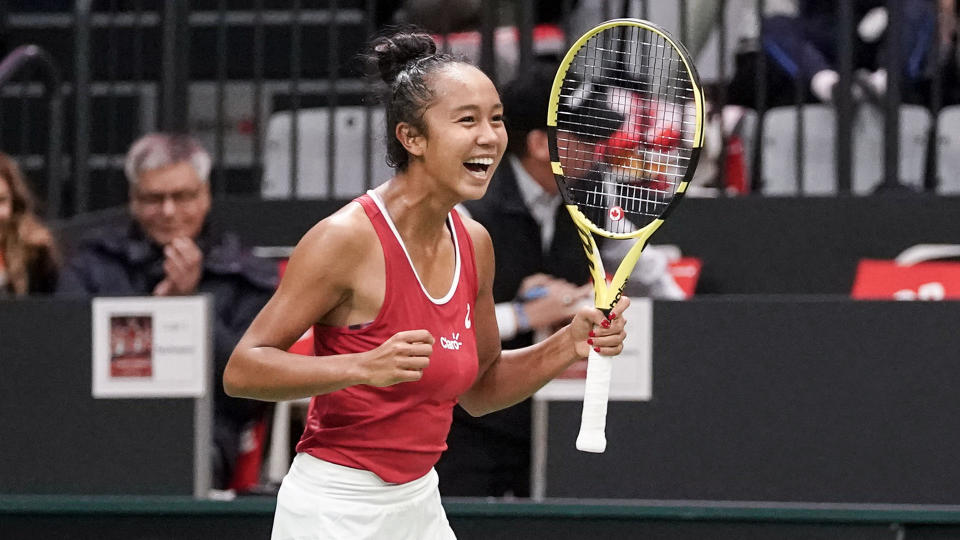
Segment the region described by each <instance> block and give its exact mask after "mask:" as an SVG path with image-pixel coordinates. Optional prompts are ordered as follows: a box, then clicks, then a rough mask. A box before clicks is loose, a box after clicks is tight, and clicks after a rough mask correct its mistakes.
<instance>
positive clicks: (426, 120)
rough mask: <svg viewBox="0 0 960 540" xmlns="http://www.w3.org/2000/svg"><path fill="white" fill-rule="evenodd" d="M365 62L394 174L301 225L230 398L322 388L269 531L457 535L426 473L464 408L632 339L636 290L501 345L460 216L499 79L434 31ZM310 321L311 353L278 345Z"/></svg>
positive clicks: (500, 147)
mask: <svg viewBox="0 0 960 540" xmlns="http://www.w3.org/2000/svg"><path fill="white" fill-rule="evenodd" d="M369 61H370V62H371V66H372V67H373V68H375V70H376V71H377V72H378V73H379V74H380V76H381V78H382V79H383V81H384V82H385V83H386V85H387V89H386V91H385V95H384V98H383V99H384V102H385V106H386V119H387V132H388V143H387V161H388V163H389V164H390V165H391V166H393V167H394V168H395V169H396V175H395V176H394V177H393V178H391V179H389V180H388V181H386V182H385V183H383V184H382V185H380V186H379V187H377V188H376V189H373V190H371V191H369V192H367V193H366V194H365V195H363V196H361V197H359V198H357V199H356V200H355V201H353V202H352V203H350V204H348V205H346V206H344V207H343V208H342V209H340V210H339V211H337V212H336V213H334V214H333V215H331V216H329V217H328V218H326V219H324V220H323V221H321V222H320V223H318V224H317V225H315V226H314V227H313V228H312V229H311V230H310V231H309V232H307V233H306V235H304V237H303V238H302V239H301V241H300V242H299V244H298V245H297V247H296V249H295V250H294V252H293V254H292V256H291V258H290V261H289V265H288V266H287V269H286V273H285V274H284V277H283V280H282V281H281V283H280V286H279V287H278V289H277V291H276V293H275V295H274V296H273V298H272V299H271V300H270V301H269V303H267V305H266V306H265V307H264V308H263V310H262V311H261V312H260V314H259V315H258V316H257V317H256V319H255V320H254V321H253V323H252V324H251V326H250V328H249V329H248V331H247V332H246V334H245V335H244V336H243V338H242V339H241V340H240V342H239V343H238V344H237V347H236V349H235V350H234V352H233V355H232V357H231V358H230V361H229V364H228V365H227V368H226V371H225V373H224V376H223V383H224V386H225V389H226V391H227V393H228V394H230V395H233V396H238V397H241V396H242V397H248V398H256V399H262V400H271V401H276V400H289V399H298V398H303V397H312V401H311V404H310V410H309V413H308V418H307V422H306V428H305V430H304V433H303V436H302V437H301V439H300V442H299V443H298V445H297V456H296V457H295V459H294V461H293V465H292V466H291V468H290V472H289V474H287V476H286V477H285V478H284V480H283V483H282V485H281V488H280V492H279V495H278V499H277V510H276V515H275V518H274V524H273V538H274V539H275V540H281V539H292V538H351V539H359V538H393V539H396V538H401V539H407V538H408V539H416V540H426V539H450V538H455V536H454V534H453V531H452V530H451V528H450V525H449V523H448V522H447V518H446V515H445V514H444V511H443V508H442V506H441V504H440V494H439V491H438V489H437V475H436V472H435V471H434V469H433V465H434V464H435V463H436V462H437V460H438V459H439V457H440V454H441V452H443V451H444V450H445V449H446V443H445V440H446V436H447V432H448V431H449V428H450V423H451V416H452V410H453V407H454V405H456V404H457V403H459V404H460V405H461V406H462V407H463V408H464V409H465V410H467V411H468V412H469V413H470V414H473V415H482V414H485V413H488V412H492V411H496V410H499V409H503V408H506V407H509V406H511V405H513V404H515V403H518V402H520V401H521V400H523V399H525V398H526V397H528V396H530V395H531V394H532V393H533V392H535V391H536V390H537V389H539V388H540V387H541V386H543V385H544V384H546V383H547V382H548V381H549V380H550V379H552V378H553V377H555V376H556V375H558V374H559V373H560V372H562V371H563V370H564V369H565V368H567V367H568V366H569V365H570V364H572V363H573V362H575V361H577V360H580V359H583V358H585V357H586V356H587V355H588V353H589V352H590V349H591V348H593V349H596V350H597V351H598V352H600V353H601V354H605V355H614V354H618V353H619V352H620V351H621V350H622V348H623V347H622V343H623V339H624V336H625V333H624V330H623V326H624V319H623V317H622V313H623V311H624V309H626V307H627V306H628V305H629V300H627V299H626V298H623V299H622V300H621V301H620V302H619V304H617V306H616V308H615V309H614V310H613V311H612V312H611V314H610V316H609V318H606V317H604V315H603V314H602V312H600V311H598V310H596V309H593V308H590V307H584V308H582V309H581V310H580V311H579V312H578V313H577V315H576V317H575V318H574V319H573V321H572V322H571V323H570V324H569V325H568V326H566V327H564V328H562V329H561V330H559V331H558V332H556V333H555V334H554V335H553V336H551V337H549V338H548V339H546V340H545V341H543V342H540V343H538V344H536V345H533V346H531V347H527V348H524V349H519V350H513V351H502V350H501V349H500V336H499V332H498V329H497V323H496V317H495V314H494V301H493V295H492V286H493V268H494V258H493V256H494V255H493V247H492V243H491V241H490V237H489V236H488V234H487V231H486V230H485V229H484V228H483V227H482V226H481V225H479V224H478V223H476V222H474V221H472V220H470V219H466V218H462V217H461V216H459V215H458V214H457V212H456V211H455V210H454V206H455V205H457V204H458V203H460V202H462V201H464V200H469V199H477V198H480V197H482V196H483V194H484V192H485V191H486V189H487V185H488V183H489V181H490V178H491V177H492V176H493V172H494V170H495V169H496V167H497V165H498V164H499V163H500V159H501V157H502V156H503V152H504V149H505V147H506V144H507V135H506V131H505V129H504V125H503V115H504V111H503V110H502V109H503V107H502V105H501V103H500V98H499V95H498V93H497V90H496V88H495V87H494V85H493V83H492V82H491V81H490V79H489V78H487V76H486V75H484V74H483V73H482V72H481V71H480V70H479V69H477V68H476V67H474V66H472V65H470V64H468V63H466V62H464V61H461V60H458V59H455V58H453V57H451V56H449V55H446V54H438V53H437V52H436V45H435V44H434V42H433V40H432V39H431V38H430V36H429V35H428V34H425V33H419V32H409V31H408V32H398V33H394V34H391V35H389V36H382V37H379V38H376V39H375V40H373V41H372V42H371V46H370V53H369ZM510 255H511V254H510V253H501V254H500V256H501V257H509V256H510ZM311 326H313V327H314V336H315V354H316V355H317V356H299V355H294V354H290V353H287V352H285V351H286V350H287V349H288V348H289V347H290V346H291V345H292V344H293V343H294V342H295V341H296V340H297V339H298V338H299V337H300V336H301V335H303V333H304V332H305V331H306V330H307V329H308V328H309V327H311Z"/></svg>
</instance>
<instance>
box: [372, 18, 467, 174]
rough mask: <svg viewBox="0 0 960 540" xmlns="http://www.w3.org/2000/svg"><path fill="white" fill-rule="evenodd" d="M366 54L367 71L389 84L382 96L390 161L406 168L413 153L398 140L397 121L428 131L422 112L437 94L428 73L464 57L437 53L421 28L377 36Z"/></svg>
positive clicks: (396, 165)
mask: <svg viewBox="0 0 960 540" xmlns="http://www.w3.org/2000/svg"><path fill="white" fill-rule="evenodd" d="M365 57H366V62H367V66H368V74H371V75H372V74H377V75H378V76H379V78H380V80H382V81H383V82H384V83H385V84H386V88H384V89H383V91H382V92H381V97H380V99H381V101H382V102H383V104H384V107H385V108H386V132H387V133H386V135H387V165H390V166H391V167H393V168H395V169H398V170H401V171H403V170H406V168H407V165H408V164H409V161H410V155H409V154H408V153H407V149H406V148H404V147H403V145H402V144H400V141H399V140H397V137H396V135H395V133H396V129H397V124H399V123H400V122H406V123H408V124H410V125H412V126H413V127H414V128H416V129H417V130H418V131H419V132H420V133H422V134H426V132H427V126H426V124H425V123H424V121H423V113H424V111H426V109H427V107H428V106H429V105H430V102H431V101H433V98H434V95H433V91H432V90H431V89H430V86H429V85H428V84H427V80H426V79H427V76H429V75H430V74H431V73H433V72H435V71H437V70H438V69H440V68H442V67H444V66H446V65H448V64H452V63H459V62H462V60H460V59H458V58H455V57H454V56H452V55H449V54H444V53H437V44H436V43H434V41H433V38H432V37H430V34H427V33H426V32H424V31H422V30H418V29H406V30H401V31H396V30H394V31H393V33H390V34H386V35H381V36H378V37H376V38H374V39H373V41H371V42H370V46H369V50H368V51H367V53H366V54H365Z"/></svg>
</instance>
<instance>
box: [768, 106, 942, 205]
mask: <svg viewBox="0 0 960 540" xmlns="http://www.w3.org/2000/svg"><path fill="white" fill-rule="evenodd" d="M801 110H802V115H803V122H804V132H805V133H804V145H803V151H804V155H803V182H802V185H803V188H802V189H800V187H799V186H800V182H799V181H798V179H797V175H796V165H795V163H796V150H795V148H796V129H797V128H796V124H797V110H796V108H795V107H792V106H791V107H776V108H773V109H770V110H769V111H767V114H766V116H765V117H764V143H765V145H764V149H763V180H764V187H763V192H764V193H765V194H767V195H798V194H803V195H833V194H836V193H837V171H836V164H835V162H834V156H835V155H836V124H837V120H836V111H835V110H834V108H833V106H832V105H820V104H814V105H802V106H801ZM929 128H930V115H929V113H928V112H927V109H925V108H924V107H921V106H918V105H902V106H901V109H900V130H901V131H900V133H901V134H900V175H899V176H900V182H901V183H902V184H905V185H909V186H912V187H916V188H920V187H921V186H922V183H923V175H924V162H925V159H924V157H925V153H926V145H927V135H928V130H929ZM958 133H960V132H958ZM851 158H852V160H853V177H852V180H851V184H852V185H851V191H852V192H853V193H854V194H856V195H869V194H871V193H873V192H874V190H875V189H876V188H877V187H878V186H879V185H880V183H881V182H882V181H883V175H884V170H883V167H884V117H883V113H882V111H880V110H879V109H877V108H875V107H868V106H861V107H860V108H858V110H857V112H856V115H855V117H854V125H853V152H852V156H851Z"/></svg>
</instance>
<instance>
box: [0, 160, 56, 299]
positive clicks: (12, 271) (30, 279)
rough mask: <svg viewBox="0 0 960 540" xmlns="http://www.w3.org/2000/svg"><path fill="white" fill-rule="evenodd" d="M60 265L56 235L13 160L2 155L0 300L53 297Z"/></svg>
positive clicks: (0, 163) (0, 187) (0, 179)
mask: <svg viewBox="0 0 960 540" xmlns="http://www.w3.org/2000/svg"><path fill="white" fill-rule="evenodd" d="M59 267H60V261H59V255H58V249H57V246H56V244H55V243H54V241H53V235H52V234H50V230H49V229H47V228H46V227H45V226H44V225H43V223H41V222H40V219H39V218H38V217H37V215H36V213H34V209H33V196H32V195H31V194H30V190H29V188H27V184H26V182H25V181H24V179H23V175H22V174H21V173H20V167H19V166H17V163H16V162H15V161H14V160H13V158H11V157H10V156H8V155H6V154H4V153H2V152H0V298H3V297H5V296H23V295H27V294H43V293H52V292H53V291H54V289H55V288H56V285H57V274H58V273H59Z"/></svg>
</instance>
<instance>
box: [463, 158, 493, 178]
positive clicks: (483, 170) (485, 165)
mask: <svg viewBox="0 0 960 540" xmlns="http://www.w3.org/2000/svg"><path fill="white" fill-rule="evenodd" d="M491 165H493V158H473V159H469V160H467V161H464V162H463V166H464V167H466V168H467V170H468V171H470V174H472V175H474V176H476V177H479V178H485V177H486V175H487V169H489V168H490V166H491Z"/></svg>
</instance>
